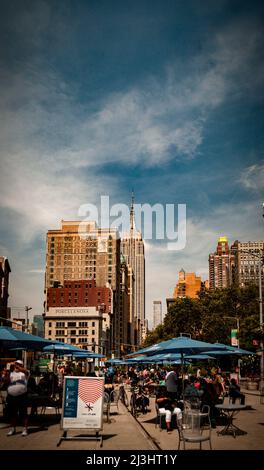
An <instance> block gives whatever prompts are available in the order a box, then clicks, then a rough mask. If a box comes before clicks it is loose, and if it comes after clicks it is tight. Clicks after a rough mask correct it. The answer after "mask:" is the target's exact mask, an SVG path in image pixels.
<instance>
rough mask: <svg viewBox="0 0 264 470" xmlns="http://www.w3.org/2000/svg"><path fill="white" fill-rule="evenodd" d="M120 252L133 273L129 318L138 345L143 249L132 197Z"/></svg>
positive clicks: (142, 305)
mask: <svg viewBox="0 0 264 470" xmlns="http://www.w3.org/2000/svg"><path fill="white" fill-rule="evenodd" d="M121 252H122V255H123V257H124V258H125V261H126V263H127V265H129V266H130V268H131V269H132V271H133V275H134V305H133V308H134V311H133V312H130V318H133V321H132V324H133V325H134V326H135V328H136V329H135V330H134V331H133V333H132V337H133V338H134V342H135V344H137V345H140V344H141V343H142V328H143V325H144V321H145V249H144V241H143V239H142V234H141V233H140V232H138V231H137V230H136V225H135V213H134V200H133V198H132V204H131V209H130V231H129V233H127V234H126V235H125V236H124V238H122V240H121ZM130 286H131V283H130Z"/></svg>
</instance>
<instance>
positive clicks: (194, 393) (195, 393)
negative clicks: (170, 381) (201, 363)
mask: <svg viewBox="0 0 264 470" xmlns="http://www.w3.org/2000/svg"><path fill="white" fill-rule="evenodd" d="M195 381H196V378H195V377H190V380H185V381H184V398H187V399H191V398H200V397H201V396H202V394H203V390H200V389H199V388H197V387H195V386H194V383H195Z"/></svg>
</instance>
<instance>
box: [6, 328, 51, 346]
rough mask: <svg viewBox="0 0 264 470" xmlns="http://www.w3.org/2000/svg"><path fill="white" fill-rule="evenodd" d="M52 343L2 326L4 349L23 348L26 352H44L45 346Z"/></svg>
mask: <svg viewBox="0 0 264 470" xmlns="http://www.w3.org/2000/svg"><path fill="white" fill-rule="evenodd" d="M52 343H53V342H52V341H50V340H48V339H45V338H41V337H40V336H36V335H30V334H29V333H25V332H24V331H20V330H14V329H13V328H10V327H9V326H0V346H2V347H3V348H4V349H14V348H21V349H23V350H25V351H26V350H31V351H42V349H43V347H44V346H47V345H52Z"/></svg>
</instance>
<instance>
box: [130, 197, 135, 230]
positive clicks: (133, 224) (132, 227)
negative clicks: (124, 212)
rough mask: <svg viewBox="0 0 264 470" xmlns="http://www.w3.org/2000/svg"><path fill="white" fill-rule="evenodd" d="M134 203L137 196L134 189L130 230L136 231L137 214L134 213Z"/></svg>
mask: <svg viewBox="0 0 264 470" xmlns="http://www.w3.org/2000/svg"><path fill="white" fill-rule="evenodd" d="M134 202H135V195H134V189H132V194H131V208H130V230H131V231H133V230H135V212H134Z"/></svg>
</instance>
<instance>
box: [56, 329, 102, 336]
mask: <svg viewBox="0 0 264 470" xmlns="http://www.w3.org/2000/svg"><path fill="white" fill-rule="evenodd" d="M68 334H70V335H71V336H78V335H79V336H83V335H88V330H79V332H77V330H70V331H66V332H65V330H56V332H55V335H56V336H67V335H68ZM91 334H92V336H94V335H95V330H92V331H91ZM49 335H51V330H49Z"/></svg>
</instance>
